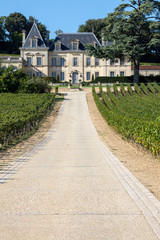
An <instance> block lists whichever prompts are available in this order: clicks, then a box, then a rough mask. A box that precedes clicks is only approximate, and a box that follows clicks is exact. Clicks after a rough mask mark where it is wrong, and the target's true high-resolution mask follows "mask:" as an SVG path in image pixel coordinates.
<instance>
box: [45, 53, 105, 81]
mask: <svg viewBox="0 0 160 240" xmlns="http://www.w3.org/2000/svg"><path fill="white" fill-rule="evenodd" d="M52 58H56V66H52ZM61 58H64V60H65V61H64V66H61ZM74 58H76V59H77V65H76V66H74V64H73V63H74ZM87 58H89V59H90V65H89V66H87ZM53 72H54V73H56V76H57V75H59V76H60V75H61V72H64V81H69V80H73V74H74V73H77V75H78V80H81V81H90V80H92V75H93V76H94V78H95V73H97V72H98V73H99V76H101V75H102V74H103V61H102V60H99V65H98V66H95V58H94V57H88V56H87V53H86V52H82V51H77V52H49V76H52V73H53ZM87 73H90V80H87Z"/></svg>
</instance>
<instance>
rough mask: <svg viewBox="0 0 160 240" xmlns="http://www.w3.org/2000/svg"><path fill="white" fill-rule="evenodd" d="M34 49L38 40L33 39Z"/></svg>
mask: <svg viewBox="0 0 160 240" xmlns="http://www.w3.org/2000/svg"><path fill="white" fill-rule="evenodd" d="M32 47H36V40H35V39H32Z"/></svg>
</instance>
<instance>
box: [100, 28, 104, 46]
mask: <svg viewBox="0 0 160 240" xmlns="http://www.w3.org/2000/svg"><path fill="white" fill-rule="evenodd" d="M101 36H102V46H105V40H104V30H102V31H101Z"/></svg>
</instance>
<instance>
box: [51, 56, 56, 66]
mask: <svg viewBox="0 0 160 240" xmlns="http://www.w3.org/2000/svg"><path fill="white" fill-rule="evenodd" d="M52 66H56V58H52Z"/></svg>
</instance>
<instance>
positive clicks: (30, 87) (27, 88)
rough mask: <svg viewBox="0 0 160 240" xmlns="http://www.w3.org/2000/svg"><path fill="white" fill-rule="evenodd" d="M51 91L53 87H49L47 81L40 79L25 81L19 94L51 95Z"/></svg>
mask: <svg viewBox="0 0 160 240" xmlns="http://www.w3.org/2000/svg"><path fill="white" fill-rule="evenodd" d="M50 91H51V86H49V85H48V84H47V83H46V81H44V80H43V79H40V78H34V79H29V80H27V81H23V83H22V84H21V85H20V89H19V92H23V93H49V92H50Z"/></svg>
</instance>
